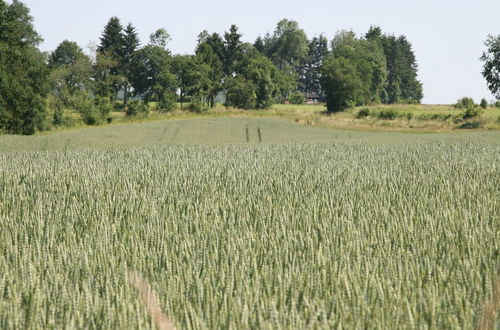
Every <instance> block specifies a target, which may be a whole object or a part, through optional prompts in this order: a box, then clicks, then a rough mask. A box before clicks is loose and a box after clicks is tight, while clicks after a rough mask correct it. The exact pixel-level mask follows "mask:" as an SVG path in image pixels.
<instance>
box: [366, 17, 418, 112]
mask: <svg viewBox="0 0 500 330" xmlns="http://www.w3.org/2000/svg"><path fill="white" fill-rule="evenodd" d="M365 37H366V39H368V40H371V41H374V42H376V43H378V44H380V45H381V46H382V48H383V50H384V54H385V60H386V68H387V82H386V83H385V84H384V89H383V90H382V92H381V94H380V97H381V100H382V102H383V103H388V104H394V103H409V104H418V103H420V101H421V100H422V98H423V91H422V83H421V82H420V81H418V79H417V73H418V65H417V62H416V57H415V54H414V52H413V50H412V45H411V43H410V42H409V41H408V40H407V38H406V37H405V36H404V35H402V36H399V37H396V36H393V35H385V34H382V30H381V29H380V27H376V26H372V27H370V30H369V31H368V32H367V33H366V35H365Z"/></svg>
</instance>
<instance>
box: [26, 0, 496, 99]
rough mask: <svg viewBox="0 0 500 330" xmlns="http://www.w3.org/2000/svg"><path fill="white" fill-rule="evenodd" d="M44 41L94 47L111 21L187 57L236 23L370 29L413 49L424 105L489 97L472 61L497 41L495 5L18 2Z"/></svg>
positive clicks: (472, 0) (259, 29) (421, 1)
mask: <svg viewBox="0 0 500 330" xmlns="http://www.w3.org/2000/svg"><path fill="white" fill-rule="evenodd" d="M24 2H25V3H26V4H27V5H28V7H29V8H30V9H31V14H32V16H34V18H35V21H34V23H35V27H36V29H37V31H38V32H39V33H40V34H41V35H42V36H43V38H44V39H45V42H44V43H43V44H42V46H41V47H42V49H43V50H54V49H55V48H56V47H57V45H58V44H59V43H60V42H61V41H63V40H64V39H68V40H71V41H76V42H78V43H79V44H80V46H82V47H84V48H85V47H86V46H87V45H88V44H89V43H90V42H98V40H99V36H100V34H101V32H102V30H103V27H104V25H105V24H106V23H107V21H108V20H109V18H110V17H111V16H118V17H119V18H120V19H121V20H122V23H123V24H124V25H125V24H127V23H128V22H131V23H133V24H134V25H135V26H136V27H137V30H138V32H139V34H140V37H141V40H142V42H144V43H145V42H147V40H148V36H149V34H151V33H152V32H154V31H155V30H156V29H158V28H160V27H164V28H165V29H167V31H169V33H170V34H171V35H172V41H171V42H170V44H169V48H170V49H171V50H172V52H174V53H193V51H194V47H195V44H196V38H197V36H198V34H199V33H200V32H201V31H202V30H205V29H206V30H208V31H209V32H219V33H222V32H224V31H226V30H228V29H229V26H230V25H231V24H236V25H238V27H239V28H240V33H242V34H243V40H244V41H249V42H253V41H254V40H255V38H256V37H257V36H258V35H260V34H262V35H263V34H265V33H266V32H267V31H269V32H272V31H273V30H274V27H275V26H276V23H277V22H278V21H279V20H280V19H282V18H288V19H294V20H296V21H298V22H299V24H300V26H301V27H302V28H303V29H304V30H305V31H306V32H307V34H308V36H309V37H312V36H314V35H315V34H320V33H324V34H325V36H327V37H328V39H332V37H333V36H334V35H335V32H336V31H338V30H342V29H352V30H354V31H355V32H356V33H358V34H362V33H365V32H366V31H367V30H368V28H369V27H370V25H379V26H380V27H381V28H382V30H383V31H384V32H387V33H392V34H396V35H400V34H404V35H406V36H407V37H408V39H409V40H410V42H411V43H412V44H413V49H414V51H415V54H416V57H417V61H418V64H419V79H420V80H421V81H422V82H423V84H424V100H423V102H424V103H453V102H455V101H456V100H457V99H458V98H460V97H462V96H471V97H474V98H475V99H476V101H479V99H481V98H483V97H485V98H486V99H488V100H491V99H492V98H493V97H492V95H491V93H489V91H488V89H487V88H486V83H485V81H484V79H483V77H482V76H481V62H480V61H479V57H480V56H481V53H482V51H483V50H484V46H483V42H484V40H485V39H486V37H487V35H488V34H493V35H498V34H500V16H499V15H500V0H411V1H410V0H379V1H376V0H373V1H371V0H343V1H337V0H328V1H327V0H308V1H295V0H287V1H285V0H277V1H273V0H252V1H239V0H210V1H208V0H207V1H200V0H181V1H159V0H142V1H132V0H86V1H72V0H24Z"/></svg>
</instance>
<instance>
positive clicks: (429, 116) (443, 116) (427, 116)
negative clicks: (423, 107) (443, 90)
mask: <svg viewBox="0 0 500 330" xmlns="http://www.w3.org/2000/svg"><path fill="white" fill-rule="evenodd" d="M451 118H453V115H452V114H449V113H423V114H421V115H419V116H418V117H417V119H419V120H448V119H451Z"/></svg>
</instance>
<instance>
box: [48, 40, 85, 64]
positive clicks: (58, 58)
mask: <svg viewBox="0 0 500 330" xmlns="http://www.w3.org/2000/svg"><path fill="white" fill-rule="evenodd" d="M82 57H85V54H84V53H83V50H82V49H81V48H80V46H78V44H77V43H76V42H73V41H68V40H64V41H63V42H61V43H60V44H59V46H57V48H56V50H55V51H54V52H52V54H50V56H49V67H50V68H51V69H54V68H59V67H65V66H71V65H74V64H75V63H76V61H77V60H78V59H80V58H82Z"/></svg>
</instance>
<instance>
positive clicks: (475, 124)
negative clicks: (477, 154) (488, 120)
mask: <svg viewBox="0 0 500 330" xmlns="http://www.w3.org/2000/svg"><path fill="white" fill-rule="evenodd" d="M481 124H482V123H481V122H480V121H477V120H473V121H468V122H465V123H463V124H462V125H460V126H459V128H461V129H477V128H481Z"/></svg>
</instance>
